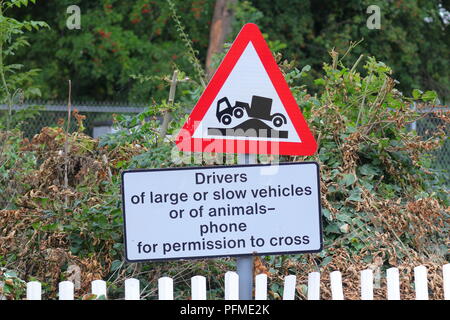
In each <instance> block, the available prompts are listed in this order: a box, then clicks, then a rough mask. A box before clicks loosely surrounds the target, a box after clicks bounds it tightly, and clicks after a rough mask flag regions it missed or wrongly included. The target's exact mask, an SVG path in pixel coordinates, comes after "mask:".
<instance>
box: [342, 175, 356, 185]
mask: <svg viewBox="0 0 450 320" xmlns="http://www.w3.org/2000/svg"><path fill="white" fill-rule="evenodd" d="M355 181H356V177H355V175H353V174H351V173H345V174H343V175H342V180H341V181H339V184H340V185H341V186H342V185H344V186H346V187H348V186H350V185H352V184H354V183H355Z"/></svg>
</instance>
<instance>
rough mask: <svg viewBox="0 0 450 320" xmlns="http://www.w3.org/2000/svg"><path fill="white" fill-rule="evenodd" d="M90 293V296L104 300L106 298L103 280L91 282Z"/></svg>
mask: <svg viewBox="0 0 450 320" xmlns="http://www.w3.org/2000/svg"><path fill="white" fill-rule="evenodd" d="M91 291H92V294H95V295H96V296H97V298H98V297H100V296H104V297H105V299H106V298H107V296H106V282H105V281H103V280H94V281H92V282H91Z"/></svg>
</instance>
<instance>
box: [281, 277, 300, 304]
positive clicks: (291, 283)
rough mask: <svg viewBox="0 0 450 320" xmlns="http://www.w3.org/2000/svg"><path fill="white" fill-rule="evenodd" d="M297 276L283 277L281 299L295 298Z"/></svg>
mask: <svg viewBox="0 0 450 320" xmlns="http://www.w3.org/2000/svg"><path fill="white" fill-rule="evenodd" d="M296 282H297V277H296V276H294V275H289V276H286V277H285V278H284V290H283V300H295V288H296Z"/></svg>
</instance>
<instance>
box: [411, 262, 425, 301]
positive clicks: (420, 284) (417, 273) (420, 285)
mask: <svg viewBox="0 0 450 320" xmlns="http://www.w3.org/2000/svg"><path fill="white" fill-rule="evenodd" d="M414 285H415V289H416V300H428V279H427V268H426V267H425V266H418V267H415V268H414Z"/></svg>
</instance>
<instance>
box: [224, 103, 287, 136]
mask: <svg viewBox="0 0 450 320" xmlns="http://www.w3.org/2000/svg"><path fill="white" fill-rule="evenodd" d="M271 109H272V99H270V98H265V97H260V96H252V104H251V106H250V105H249V104H248V103H247V102H241V101H236V103H235V105H234V107H232V106H231V103H230V101H228V98H227V97H223V98H222V99H220V100H219V101H217V110H216V117H217V120H219V122H220V123H223V124H224V125H229V124H230V123H231V122H232V121H233V117H234V118H236V119H240V118H242V116H243V115H244V111H245V112H246V113H247V115H248V116H249V117H251V118H256V119H261V120H267V121H271V122H272V123H273V125H274V126H275V127H277V128H279V127H281V126H282V125H283V124H286V123H287V120H286V117H285V116H284V115H283V114H281V113H274V114H270V111H271Z"/></svg>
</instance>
